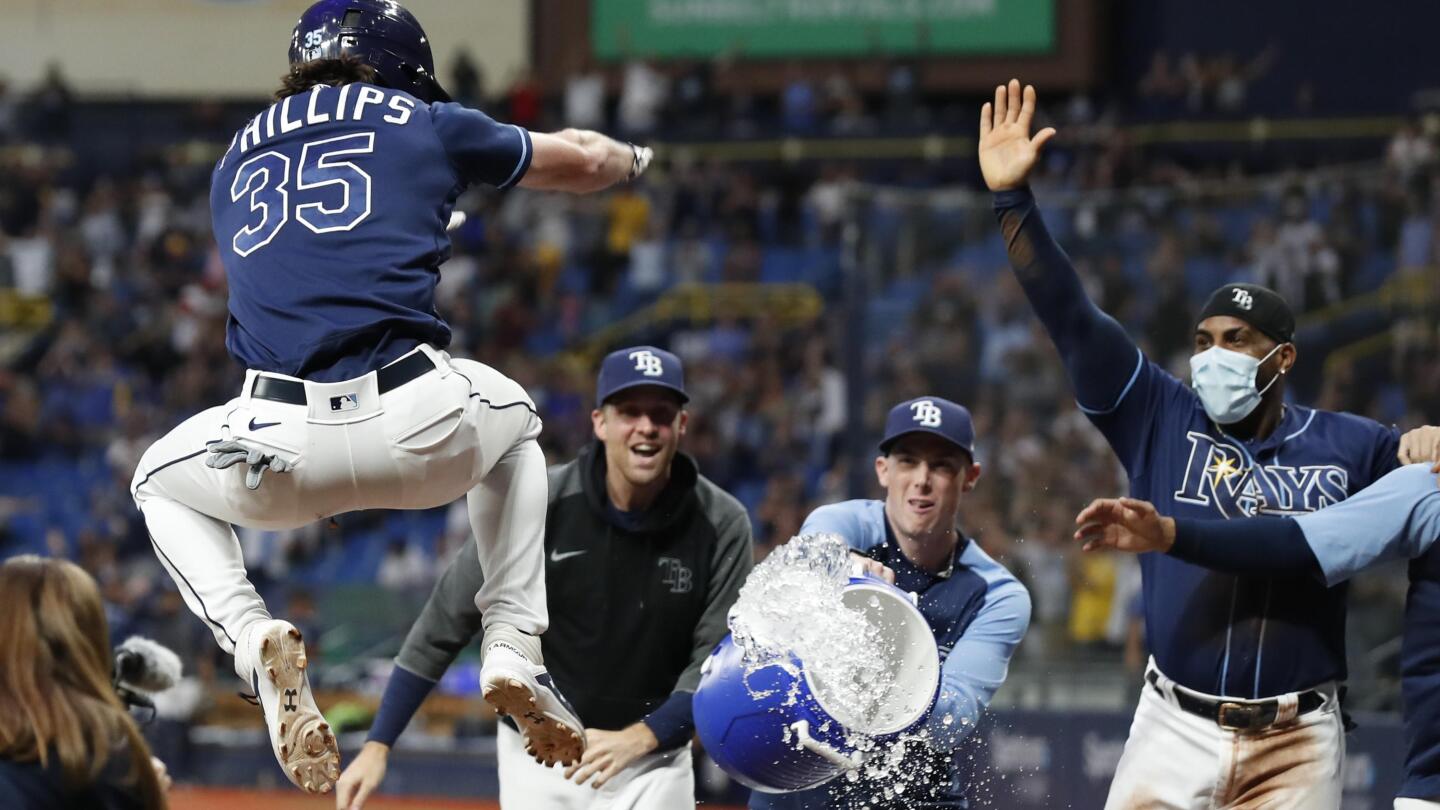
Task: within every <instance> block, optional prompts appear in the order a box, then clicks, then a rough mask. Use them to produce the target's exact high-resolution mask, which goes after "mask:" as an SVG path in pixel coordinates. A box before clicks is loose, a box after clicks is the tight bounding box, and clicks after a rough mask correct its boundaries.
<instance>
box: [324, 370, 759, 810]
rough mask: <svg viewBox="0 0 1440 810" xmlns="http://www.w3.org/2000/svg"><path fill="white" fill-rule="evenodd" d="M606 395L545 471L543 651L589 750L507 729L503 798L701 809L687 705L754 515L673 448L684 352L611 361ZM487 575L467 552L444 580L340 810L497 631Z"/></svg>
mask: <svg viewBox="0 0 1440 810" xmlns="http://www.w3.org/2000/svg"><path fill="white" fill-rule="evenodd" d="M596 392H597V399H598V401H599V404H598V405H597V407H596V409H595V411H594V413H593V414H591V420H592V423H593V428H594V431H595V439H596V441H595V443H594V444H592V445H591V446H589V447H587V448H586V449H585V450H583V451H581V453H580V455H579V457H577V458H576V459H574V460H573V461H570V462H568V463H566V464H562V465H559V466H557V467H553V468H551V470H550V508H549V512H548V515H547V520H546V524H545V549H546V550H548V553H549V556H548V557H547V562H546V570H545V578H546V581H547V584H548V586H549V587H548V588H547V593H548V595H549V609H550V622H551V624H550V630H549V631H548V632H547V633H546V634H545V635H544V637H543V643H542V645H541V646H542V647H543V648H544V653H545V661H546V663H547V664H548V665H549V667H550V672H551V673H552V675H553V677H554V678H555V683H556V684H557V685H558V686H559V687H560V688H561V689H562V690H563V691H564V692H565V694H566V695H568V696H569V697H570V699H571V700H573V701H574V706H575V708H576V709H577V710H578V712H579V715H580V717H581V718H583V719H584V721H585V725H586V726H587V730H586V735H587V737H588V739H589V747H588V748H587V749H586V751H585V756H584V758H583V759H582V760H581V761H580V762H578V763H576V764H573V765H571V766H570V767H569V768H568V769H565V770H563V771H562V770H561V769H559V768H552V767H546V766H544V765H540V764H537V763H536V762H534V761H533V760H531V759H530V758H529V757H527V756H526V755H525V751H524V743H523V742H522V741H521V739H520V736H519V735H518V734H516V733H515V731H514V730H513V729H512V728H510V727H509V726H508V725H502V726H501V727H500V729H499V732H498V740H497V749H498V750H497V753H498V756H499V765H500V805H501V807H504V808H515V809H516V810H524V809H525V808H531V807H536V808H539V807H543V808H554V809H555V810H585V809H587V808H588V809H589V810H676V808H684V807H694V806H695V777H694V772H693V765H692V762H691V757H690V738H691V737H692V736H693V735H694V722H693V721H692V719H691V715H690V698H691V695H692V694H693V693H694V691H695V687H696V686H697V685H698V684H699V681H700V666H701V664H703V663H704V661H705V658H706V657H707V656H708V655H709V654H710V651H711V649H713V648H714V646H715V645H716V644H717V643H718V642H719V641H720V639H721V638H723V637H724V636H725V633H726V623H725V618H726V614H727V613H728V612H729V610H730V607H731V606H732V605H734V603H735V599H736V597H737V596H738V594H739V592H740V586H741V584H742V583H743V582H744V580H745V577H746V575H747V574H748V573H749V571H750V568H751V566H752V564H753V556H752V555H753V552H752V550H751V536H750V518H749V516H748V515H747V514H746V512H745V508H744V507H743V506H741V505H740V503H739V502H738V501H736V500H735V499H734V498H733V497H731V496H730V495H727V494H726V493H725V492H723V491H721V490H720V489H719V488H718V487H716V486H715V485H714V484H713V483H711V482H710V481H709V480H708V479H706V478H705V477H704V476H702V475H700V474H699V472H698V470H697V469H696V467H695V461H694V460H693V459H692V458H690V457H689V456H687V455H685V454H683V453H681V452H679V446H680V440H681V438H682V437H683V436H684V435H685V426H686V423H687V422H688V420H689V412H688V411H687V410H686V409H685V403H686V402H687V401H688V399H689V397H688V396H687V395H686V393H685V379H684V370H683V368H682V367H681V364H680V359H679V358H677V357H676V356H675V355H673V354H671V353H670V352H667V351H664V350H661V349H657V348H654V347H651V346H636V347H634V348H629V349H621V350H620V351H617V352H614V353H612V354H610V355H609V356H608V357H606V358H605V360H604V362H603V363H602V364H601V366H600V376H599V380H598V381H597V384H596ZM485 579H486V577H485V576H484V575H483V573H482V571H481V567H480V565H479V563H478V562H477V560H476V559H475V555H473V554H461V555H459V556H458V557H456V558H455V560H454V561H453V562H452V563H451V564H450V567H449V568H448V569H446V571H445V574H444V575H443V576H442V577H441V578H440V581H439V583H437V584H436V586H435V591H434V593H432V594H431V595H430V600H429V601H428V602H427V603H426V604H425V609H424V611H423V612H422V613H421V615H420V620H419V621H418V622H416V624H415V626H414V627H413V628H412V629H411V630H410V635H409V636H408V637H407V638H406V639H405V645H404V647H403V648H401V650H400V655H399V658H398V659H397V660H396V666H395V670H394V672H393V673H392V674H391V676H390V682H389V683H388V684H387V685H386V687H385V696H384V698H383V699H382V700H381V703H380V711H379V713H378V714H377V716H376V718H375V723H374V724H373V725H372V726H371V728H370V735H369V740H368V741H367V742H366V743H365V748H364V749H363V750H362V751H361V752H360V755H359V756H358V757H356V758H355V761H354V762H352V763H351V764H350V766H349V767H348V768H346V769H345V773H344V775H342V776H341V777H340V785H339V789H338V790H337V791H336V794H335V798H336V808H337V810H359V808H360V807H361V806H362V805H363V804H364V802H365V799H366V798H367V797H368V796H369V794H370V793H371V792H372V791H373V790H374V789H375V788H376V787H377V786H378V785H379V784H380V781H381V779H383V778H384V776H385V764H386V759H387V758H388V755H389V751H390V746H392V745H394V743H395V740H396V738H397V737H399V736H400V732H401V731H402V730H404V728H405V726H406V725H407V724H408V723H409V722H410V718H411V716H413V715H414V714H415V711H416V709H418V708H419V707H420V704H421V702H422V701H424V699H425V696H426V695H427V694H429V692H430V689H431V688H432V687H433V686H434V685H435V682H436V681H438V680H439V679H440V676H441V675H443V674H444V672H445V670H446V668H447V667H449V666H450V664H451V663H452V662H453V661H454V660H455V657H456V655H458V654H459V652H460V650H461V649H463V648H464V647H465V646H466V645H467V644H469V643H470V642H471V640H472V639H474V638H475V637H476V636H477V635H480V634H481V633H482V632H484V633H488V632H489V631H488V626H487V624H486V622H485V617H484V616H483V615H482V611H481V610H480V609H479V608H477V607H476V604H475V600H474V599H473V598H472V597H473V595H474V593H475V591H476V590H477V589H479V588H480V587H481V585H482V583H483V582H484V580H485Z"/></svg>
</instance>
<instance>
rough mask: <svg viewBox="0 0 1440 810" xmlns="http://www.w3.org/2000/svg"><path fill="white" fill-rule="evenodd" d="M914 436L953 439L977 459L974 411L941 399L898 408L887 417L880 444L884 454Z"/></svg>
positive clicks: (920, 399)
mask: <svg viewBox="0 0 1440 810" xmlns="http://www.w3.org/2000/svg"><path fill="white" fill-rule="evenodd" d="M911 433H933V434H935V435H936V436H939V437H941V438H943V439H949V440H950V443H951V444H954V445H955V446H956V447H959V448H960V449H961V450H964V451H965V452H966V454H968V455H969V456H970V458H971V459H972V460H973V459H974V458H975V423H974V422H972V421H970V411H968V410H966V409H965V406H964V405H956V404H955V403H953V402H951V401H950V400H948V399H941V398H940V397H917V398H916V399H911V400H907V401H905V402H902V403H900V404H899V405H896V406H895V407H893V408H891V409H890V415H889V416H887V417H885V438H884V439H882V440H881V441H880V452H882V453H888V452H890V448H891V446H893V445H894V444H895V442H896V441H897V440H899V439H900V437H901V436H908V435H909V434H911Z"/></svg>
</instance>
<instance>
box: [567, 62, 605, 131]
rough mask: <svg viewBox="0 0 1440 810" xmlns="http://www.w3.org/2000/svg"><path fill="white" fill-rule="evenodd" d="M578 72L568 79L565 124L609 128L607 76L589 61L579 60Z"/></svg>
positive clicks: (571, 74) (574, 72) (585, 127)
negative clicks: (607, 125) (606, 93)
mask: <svg viewBox="0 0 1440 810" xmlns="http://www.w3.org/2000/svg"><path fill="white" fill-rule="evenodd" d="M576 61H577V68H576V69H575V70H573V71H571V72H570V75H569V77H568V78H566V79H565V120H564V121H562V122H561V123H562V124H563V125H564V126H567V127H578V128H580V129H597V130H598V129H603V128H604V127H605V74H604V73H601V72H600V70H599V68H598V67H596V65H595V63H594V62H593V61H591V60H590V59H589V58H588V57H582V58H580V59H577V60H576Z"/></svg>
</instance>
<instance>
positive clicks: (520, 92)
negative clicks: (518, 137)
mask: <svg viewBox="0 0 1440 810" xmlns="http://www.w3.org/2000/svg"><path fill="white" fill-rule="evenodd" d="M541 104H542V99H541V88H540V81H539V80H538V79H536V78H535V74H533V73H531V72H530V71H528V70H521V71H520V75H518V76H517V77H516V78H515V81H514V82H513V83H512V84H511V85H510V90H509V91H508V92H507V93H506V94H505V108H506V111H507V114H506V116H505V121H506V123H509V124H514V125H515V126H517V127H524V128H525V129H534V128H535V127H536V126H537V125H539V123H540V112H541Z"/></svg>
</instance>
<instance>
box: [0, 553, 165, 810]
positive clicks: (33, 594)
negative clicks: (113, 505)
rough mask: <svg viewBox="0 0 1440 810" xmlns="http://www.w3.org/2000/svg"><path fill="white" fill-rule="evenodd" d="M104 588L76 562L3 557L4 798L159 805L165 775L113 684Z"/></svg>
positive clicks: (52, 807) (6, 801)
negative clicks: (101, 592)
mask: <svg viewBox="0 0 1440 810" xmlns="http://www.w3.org/2000/svg"><path fill="white" fill-rule="evenodd" d="M113 661H114V659H113V656H112V653H111V650H110V631H109V626H108V623H107V622H106V620H105V608H104V605H103V604H102V603H101V601H100V589H99V588H98V587H97V586H96V584H95V580H93V579H91V578H90V575H89V574H87V573H85V571H84V570H82V569H81V568H80V567H79V566H78V565H75V564H74V563H72V562H69V561H66V560H57V559H49V558H45V557H37V556H34V555H28V554H27V555H22V556H19V557H12V558H10V559H8V560H6V561H5V562H4V564H0V807H3V808H5V810H62V809H66V810H68V808H77V807H83V808H86V810H164V808H165V807H166V806H167V804H166V800H165V791H166V789H168V787H169V781H170V780H169V777H168V776H167V775H166V774H165V766H164V765H163V764H161V763H160V761H159V760H156V759H154V758H152V757H151V756H150V749H149V747H147V746H146V745H145V740H144V739H143V738H142V737H141V736H140V730H139V728H137V727H136V725H135V722H134V720H132V719H131V718H130V714H129V711H128V710H127V709H126V707H125V705H124V704H123V703H122V702H121V701H120V698H119V697H117V696H116V694H115V690H114V687H113V686H112V685H111V675H112V667H113V666H114V663H113Z"/></svg>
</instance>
